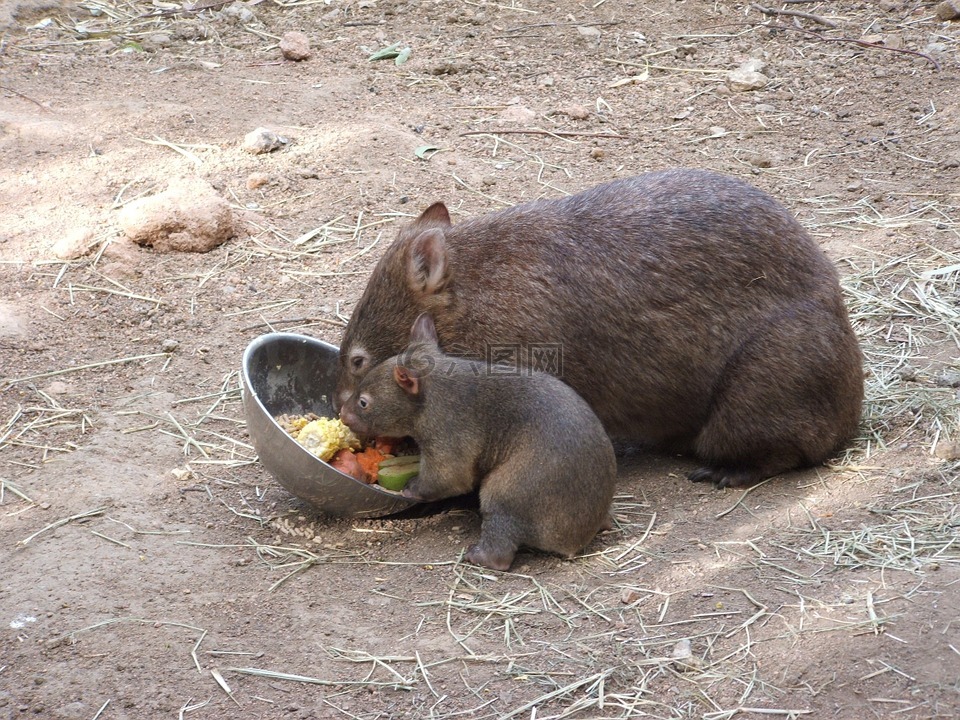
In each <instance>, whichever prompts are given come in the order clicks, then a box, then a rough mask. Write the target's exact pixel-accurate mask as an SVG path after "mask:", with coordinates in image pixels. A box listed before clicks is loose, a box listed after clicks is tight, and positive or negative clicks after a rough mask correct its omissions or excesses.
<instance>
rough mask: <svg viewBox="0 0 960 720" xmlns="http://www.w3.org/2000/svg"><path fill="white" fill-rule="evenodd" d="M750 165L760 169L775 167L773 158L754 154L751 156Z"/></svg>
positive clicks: (762, 154) (764, 154) (763, 154)
mask: <svg viewBox="0 0 960 720" xmlns="http://www.w3.org/2000/svg"><path fill="white" fill-rule="evenodd" d="M750 164H751V165H753V166H754V167H758V168H768V167H773V157H772V156H771V155H767V154H766V153H754V154H753V155H751V156H750Z"/></svg>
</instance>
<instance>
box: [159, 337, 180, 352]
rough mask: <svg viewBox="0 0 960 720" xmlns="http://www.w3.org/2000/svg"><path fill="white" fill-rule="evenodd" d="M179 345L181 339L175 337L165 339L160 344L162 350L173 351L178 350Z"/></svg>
mask: <svg viewBox="0 0 960 720" xmlns="http://www.w3.org/2000/svg"><path fill="white" fill-rule="evenodd" d="M178 347H180V341H179V340H174V339H173V338H168V339H167V340H164V341H163V344H162V345H161V346H160V352H165V353H172V352H173V351H174V350H176V349H177V348H178Z"/></svg>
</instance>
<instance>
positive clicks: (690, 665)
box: [670, 638, 700, 672]
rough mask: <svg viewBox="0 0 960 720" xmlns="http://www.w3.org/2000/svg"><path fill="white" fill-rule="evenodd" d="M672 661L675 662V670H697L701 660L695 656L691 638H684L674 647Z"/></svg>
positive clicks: (671, 652)
mask: <svg viewBox="0 0 960 720" xmlns="http://www.w3.org/2000/svg"><path fill="white" fill-rule="evenodd" d="M670 659H671V660H673V668H674V670H678V671H680V672H686V671H689V670H696V669H697V668H698V667H699V666H700V660H699V658H695V657H694V656H693V649H692V648H691V646H690V639H689V638H684V639H683V640H681V641H680V642H678V643H677V644H676V645H674V646H673V650H671V651H670Z"/></svg>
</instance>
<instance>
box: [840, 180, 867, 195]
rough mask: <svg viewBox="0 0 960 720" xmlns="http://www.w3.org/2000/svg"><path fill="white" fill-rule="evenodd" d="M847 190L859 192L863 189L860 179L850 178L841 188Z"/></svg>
mask: <svg viewBox="0 0 960 720" xmlns="http://www.w3.org/2000/svg"><path fill="white" fill-rule="evenodd" d="M843 189H844V190H846V191H847V192H860V191H861V190H863V181H862V180H852V181H850V182H849V183H847V185H846V187H844V188H843Z"/></svg>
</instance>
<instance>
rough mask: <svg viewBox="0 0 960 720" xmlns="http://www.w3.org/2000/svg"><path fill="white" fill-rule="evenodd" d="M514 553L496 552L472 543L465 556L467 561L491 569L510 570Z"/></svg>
mask: <svg viewBox="0 0 960 720" xmlns="http://www.w3.org/2000/svg"><path fill="white" fill-rule="evenodd" d="M513 556H514V553H512V552H511V553H502V552H501V553H495V552H492V551H490V550H489V549H487V548H483V547H480V545H471V546H470V547H469V548H467V554H466V555H465V556H464V558H465V559H466V561H467V562H469V563H473V564H474V565H482V566H483V567H487V568H490V569H491V570H509V569H510V565H511V563H513Z"/></svg>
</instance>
